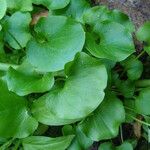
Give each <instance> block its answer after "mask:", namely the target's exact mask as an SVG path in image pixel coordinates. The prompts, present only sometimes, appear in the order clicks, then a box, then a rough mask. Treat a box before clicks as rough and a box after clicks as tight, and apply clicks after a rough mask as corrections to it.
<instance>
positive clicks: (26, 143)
mask: <svg viewBox="0 0 150 150" xmlns="http://www.w3.org/2000/svg"><path fill="white" fill-rule="evenodd" d="M73 138H74V135H69V136H63V137H57V138H50V137H44V136H31V137H27V138H25V139H23V140H22V144H23V148H24V150H65V149H67V147H68V146H69V145H70V143H71V141H72V140H73Z"/></svg>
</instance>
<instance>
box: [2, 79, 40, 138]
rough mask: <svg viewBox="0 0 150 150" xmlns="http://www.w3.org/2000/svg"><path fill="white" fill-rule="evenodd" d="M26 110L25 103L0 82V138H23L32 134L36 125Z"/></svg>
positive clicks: (26, 104)
mask: <svg viewBox="0 0 150 150" xmlns="http://www.w3.org/2000/svg"><path fill="white" fill-rule="evenodd" d="M28 109H29V108H28V103H27V101H26V100H25V99H24V98H23V97H19V96H17V95H15V94H14V93H12V92H9V91H8V89H7V87H6V85H5V83H3V81H2V80H0V114H1V115H0V120H1V122H0V137H14V138H24V137H27V136H29V135H30V134H32V133H33V132H34V131H35V130H36V128H37V126H38V123H37V121H36V120H35V119H34V118H32V117H31V116H30V115H29V112H28Z"/></svg>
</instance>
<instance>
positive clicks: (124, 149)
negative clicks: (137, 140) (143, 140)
mask: <svg viewBox="0 0 150 150" xmlns="http://www.w3.org/2000/svg"><path fill="white" fill-rule="evenodd" d="M116 150H133V147H132V145H131V144H130V143H128V142H124V143H123V144H122V145H120V146H118V147H116Z"/></svg>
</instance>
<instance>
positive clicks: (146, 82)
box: [135, 79, 150, 87]
mask: <svg viewBox="0 0 150 150" xmlns="http://www.w3.org/2000/svg"><path fill="white" fill-rule="evenodd" d="M135 85H136V87H150V79H145V80H139V81H137V82H136V83H135Z"/></svg>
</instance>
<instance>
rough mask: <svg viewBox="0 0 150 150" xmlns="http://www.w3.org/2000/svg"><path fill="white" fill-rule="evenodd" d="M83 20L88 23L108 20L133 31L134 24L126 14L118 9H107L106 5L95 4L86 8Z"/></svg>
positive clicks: (93, 23)
mask: <svg viewBox="0 0 150 150" xmlns="http://www.w3.org/2000/svg"><path fill="white" fill-rule="evenodd" d="M83 20H84V22H85V23H87V24H89V25H95V24H96V23H97V22H103V21H106V20H109V21H113V22H117V23H120V24H121V25H123V26H124V27H125V28H126V29H127V30H128V31H129V32H133V31H134V25H133V23H132V22H131V20H130V19H129V17H128V16H127V15H126V14H124V13H122V12H121V11H119V10H109V9H108V8H107V7H106V6H95V7H92V8H90V9H88V10H87V11H85V13H84V15H83Z"/></svg>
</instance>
